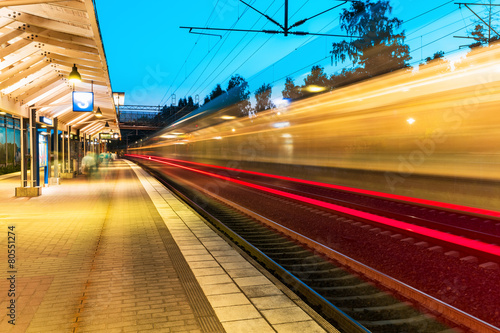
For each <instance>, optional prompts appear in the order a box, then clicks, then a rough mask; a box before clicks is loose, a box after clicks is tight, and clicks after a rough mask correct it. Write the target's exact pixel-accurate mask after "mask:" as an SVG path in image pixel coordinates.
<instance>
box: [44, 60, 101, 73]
mask: <svg viewBox="0 0 500 333" xmlns="http://www.w3.org/2000/svg"><path fill="white" fill-rule="evenodd" d="M51 61H52V62H53V63H54V64H57V65H58V67H57V68H58V69H59V70H61V71H64V72H68V73H69V72H71V70H72V69H73V65H74V64H75V63H73V62H66V61H61V60H57V59H51ZM76 66H77V67H78V72H80V74H85V73H88V74H89V75H99V76H103V75H106V72H104V71H103V70H102V69H101V68H99V67H89V66H82V65H81V64H80V63H78V62H77V63H76Z"/></svg>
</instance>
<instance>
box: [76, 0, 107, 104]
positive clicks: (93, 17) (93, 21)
mask: <svg viewBox="0 0 500 333" xmlns="http://www.w3.org/2000/svg"><path fill="white" fill-rule="evenodd" d="M83 1H84V2H85V6H86V7H87V13H88V14H89V20H90V26H91V28H92V31H93V35H94V39H95V41H96V43H97V48H98V50H99V54H100V55H101V62H102V68H105V72H106V73H109V69H108V63H107V60H106V52H104V45H103V42H102V40H101V33H100V30H99V22H97V13H96V11H95V6H94V0H83ZM106 83H107V86H108V88H109V91H112V90H111V80H110V79H109V74H107V75H106ZM110 97H111V96H110Z"/></svg>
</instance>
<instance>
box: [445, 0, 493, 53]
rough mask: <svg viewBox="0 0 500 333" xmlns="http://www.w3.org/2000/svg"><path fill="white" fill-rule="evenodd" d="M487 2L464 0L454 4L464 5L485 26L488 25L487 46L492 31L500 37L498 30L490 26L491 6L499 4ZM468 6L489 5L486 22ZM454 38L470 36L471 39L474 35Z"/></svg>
mask: <svg viewBox="0 0 500 333" xmlns="http://www.w3.org/2000/svg"><path fill="white" fill-rule="evenodd" d="M489 2H490V3H489V4H483V3H466V2H455V5H458V6H459V8H462V5H463V6H465V7H466V8H467V9H468V10H470V11H471V12H472V13H473V14H474V15H476V17H477V18H478V19H480V20H481V22H483V23H484V24H485V25H486V26H487V27H488V46H489V45H490V42H491V32H492V31H493V32H494V33H495V34H497V36H499V37H500V34H499V33H498V32H496V31H495V29H493V27H492V26H491V14H492V8H491V7H492V6H500V5H497V4H492V3H491V0H489ZM469 6H490V10H489V15H488V16H489V18H488V23H486V21H485V20H483V19H482V18H481V17H480V16H479V15H478V14H477V13H476V12H475V11H473V10H472V8H470V7H469ZM454 37H455V38H471V39H474V37H462V36H454Z"/></svg>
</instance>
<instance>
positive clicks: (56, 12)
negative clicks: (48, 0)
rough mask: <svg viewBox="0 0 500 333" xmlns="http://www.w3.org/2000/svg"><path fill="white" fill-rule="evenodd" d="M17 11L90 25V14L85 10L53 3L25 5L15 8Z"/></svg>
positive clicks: (70, 22) (58, 20)
mask: <svg viewBox="0 0 500 333" xmlns="http://www.w3.org/2000/svg"><path fill="white" fill-rule="evenodd" d="M13 10H15V11H16V12H21V13H23V14H30V15H34V16H37V17H42V18H45V19H49V20H54V21H57V22H64V23H68V24H78V25H88V24H89V20H88V15H87V13H86V12H85V11H81V10H78V9H75V8H68V7H56V6H53V5H51V4H37V5H25V6H18V7H16V8H13Z"/></svg>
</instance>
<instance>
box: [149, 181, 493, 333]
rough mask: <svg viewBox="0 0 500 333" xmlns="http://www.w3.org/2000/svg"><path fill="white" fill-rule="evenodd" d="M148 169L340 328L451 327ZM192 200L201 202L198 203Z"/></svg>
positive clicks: (327, 259)
mask: <svg viewBox="0 0 500 333" xmlns="http://www.w3.org/2000/svg"><path fill="white" fill-rule="evenodd" d="M153 172H154V173H155V174H156V176H157V177H159V178H160V180H161V181H162V182H164V183H165V184H166V185H167V186H168V187H170V188H172V189H174V190H175V191H176V192H177V193H178V194H180V195H181V196H183V197H184V199H185V200H187V201H188V202H190V203H191V205H193V206H195V207H196V209H197V210H199V211H200V213H202V215H204V216H205V217H206V218H208V219H209V220H210V221H212V223H214V224H215V225H216V226H217V228H219V229H221V230H222V231H223V232H225V233H226V234H227V235H229V236H230V237H231V238H232V239H233V241H235V242H236V243H237V244H239V245H240V246H242V247H243V248H244V249H245V250H246V251H247V252H249V253H250V254H251V255H252V256H254V257H256V258H258V260H259V261H260V262H261V263H262V264H263V265H264V266H266V267H267V268H268V269H269V270H271V271H273V272H275V274H276V275H278V276H279V277H280V278H281V279H283V280H284V281H285V282H286V283H287V284H288V285H289V286H291V287H292V289H295V290H296V291H297V292H298V293H299V294H300V295H302V296H303V297H304V298H305V299H307V300H308V301H309V302H310V303H311V304H312V305H313V306H315V307H317V308H320V312H321V313H324V314H326V315H327V317H328V318H329V319H330V320H331V321H332V322H333V323H334V324H336V325H338V326H339V327H341V328H342V329H344V330H345V331H347V332H358V331H359V332H363V331H364V329H363V328H362V327H358V326H357V325H356V323H360V324H362V325H363V327H364V328H366V329H367V330H369V331H371V332H430V333H432V332H451V331H448V330H449V329H450V326H451V327H454V326H455V324H453V323H450V322H449V321H447V320H446V319H444V320H443V321H440V320H436V318H435V316H439V315H438V312H435V313H434V314H429V313H428V312H427V313H423V312H422V311H421V310H422V309H421V305H420V304H418V303H416V302H412V300H411V299H410V298H407V297H406V296H402V294H398V293H395V292H394V289H392V290H390V289H388V288H385V287H381V286H380V285H379V281H377V280H376V279H373V278H366V276H365V277H363V276H360V275H359V274H358V273H354V272H353V271H352V270H351V269H350V268H347V266H346V265H345V263H341V262H335V261H334V260H332V258H331V257H327V256H326V253H325V252H322V251H318V249H317V248H314V249H313V248H311V247H310V246H308V245H310V244H307V241H302V242H301V241H300V240H299V241H297V238H296V237H290V234H288V235H285V233H283V232H277V231H276V230H275V228H271V227H269V226H268V225H265V224H263V223H262V219H259V218H255V216H254V217H253V218H252V217H249V216H248V215H246V214H242V213H241V210H238V209H235V208H234V205H229V204H228V203H227V201H225V200H220V198H219V199H214V197H213V196H208V195H207V193H204V192H203V189H202V188H200V186H198V185H196V184H194V183H190V184H188V186H186V184H185V181H184V180H183V181H180V180H179V179H175V178H169V181H168V182H167V181H166V180H165V175H164V174H161V173H159V172H158V171H153ZM200 190H201V191H200ZM192 198H197V199H196V200H193V199H192ZM224 201H225V203H224ZM195 202H203V203H204V205H203V207H202V208H200V207H199V205H196V204H195ZM200 209H201V210H200ZM339 218H342V217H339ZM281 231H283V229H282V230H281ZM304 244H307V245H304ZM358 264H359V263H358ZM366 269H367V270H369V268H366ZM433 301H436V302H438V303H439V301H437V300H433ZM334 304H335V305H334ZM440 306H443V305H442V304H441V305H440ZM459 314H460V315H465V314H463V313H459ZM350 318H352V319H353V321H351V320H350ZM472 321H473V322H474V323H475V324H473V325H470V326H474V325H480V326H481V325H484V327H486V328H487V330H483V328H479V329H476V331H481V332H487V331H491V332H495V331H496V330H495V328H494V327H492V326H491V325H488V324H486V323H484V322H481V321H480V320H477V319H475V318H473V319H472ZM443 322H447V323H448V325H449V326H446V325H445V324H443ZM476 328H477V327H476Z"/></svg>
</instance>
